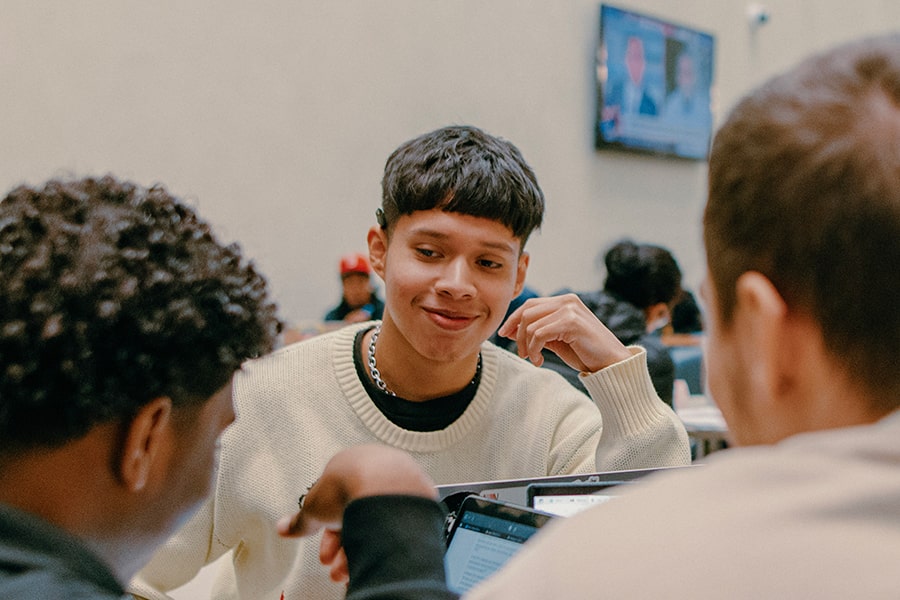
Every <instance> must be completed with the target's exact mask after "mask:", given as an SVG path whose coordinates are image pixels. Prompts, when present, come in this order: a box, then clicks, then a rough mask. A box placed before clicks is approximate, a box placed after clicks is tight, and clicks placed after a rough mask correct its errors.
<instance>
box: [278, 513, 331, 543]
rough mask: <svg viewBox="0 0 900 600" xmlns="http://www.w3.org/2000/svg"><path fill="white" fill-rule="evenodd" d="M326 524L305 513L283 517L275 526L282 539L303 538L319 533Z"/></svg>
mask: <svg viewBox="0 0 900 600" xmlns="http://www.w3.org/2000/svg"><path fill="white" fill-rule="evenodd" d="M324 525H325V524H324V523H322V522H321V521H319V520H317V519H312V518H310V517H309V516H307V515H305V514H304V513H303V511H300V512H296V513H294V514H293V515H288V516H286V517H282V518H281V519H280V520H279V521H278V524H277V525H276V526H275V528H276V530H277V531H278V535H280V536H281V537H303V536H307V535H312V534H314V533H316V532H317V531H319V530H320V529H321V528H322V527H323V526H324Z"/></svg>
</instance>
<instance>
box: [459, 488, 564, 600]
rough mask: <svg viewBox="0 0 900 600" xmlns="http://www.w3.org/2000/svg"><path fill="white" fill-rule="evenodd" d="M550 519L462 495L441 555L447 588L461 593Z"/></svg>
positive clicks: (507, 505) (502, 562) (524, 509)
mask: <svg viewBox="0 0 900 600" xmlns="http://www.w3.org/2000/svg"><path fill="white" fill-rule="evenodd" d="M550 518H551V517H550V516H549V515H545V514H541V513H539V512H536V511H532V510H529V509H527V508H525V507H518V506H515V505H511V504H506V503H503V502H497V501H494V500H489V499H486V498H482V497H478V496H470V497H468V498H466V500H465V501H464V502H463V503H462V506H461V507H460V509H459V513H458V515H457V517H456V523H455V525H454V528H453V531H452V532H451V534H450V539H449V541H448V546H447V552H446V554H445V556H444V565H445V568H446V571H447V585H448V587H449V588H450V589H451V590H453V591H454V592H456V593H459V594H462V593H464V592H466V591H468V590H469V589H470V588H472V587H473V586H474V585H475V584H477V583H478V582H480V581H481V580H483V579H485V578H487V577H489V576H490V575H491V574H492V573H494V572H495V571H496V570H497V569H499V568H500V567H502V566H503V565H504V564H505V563H506V561H508V560H509V559H510V558H511V557H512V556H513V555H514V554H515V553H516V552H518V551H519V549H520V548H521V547H522V544H524V543H525V542H526V541H527V540H528V538H530V537H531V536H532V535H534V534H535V533H537V531H538V529H539V528H540V527H541V526H542V525H543V524H544V523H546V522H547V521H548V520H549V519H550Z"/></svg>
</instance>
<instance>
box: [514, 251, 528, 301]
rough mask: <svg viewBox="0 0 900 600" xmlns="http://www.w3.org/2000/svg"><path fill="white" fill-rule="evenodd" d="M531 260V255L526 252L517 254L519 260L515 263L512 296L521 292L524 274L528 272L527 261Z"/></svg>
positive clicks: (523, 284) (523, 285)
mask: <svg viewBox="0 0 900 600" xmlns="http://www.w3.org/2000/svg"><path fill="white" fill-rule="evenodd" d="M530 260H531V257H530V256H529V255H528V253H527V252H523V253H522V254H520V255H519V262H518V264H517V265H516V290H515V291H516V293H515V294H513V298H515V297H516V296H518V295H519V294H521V293H522V289H523V288H524V287H525V276H526V275H527V274H528V263H529V261H530Z"/></svg>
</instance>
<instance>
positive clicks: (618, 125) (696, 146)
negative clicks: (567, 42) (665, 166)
mask: <svg viewBox="0 0 900 600" xmlns="http://www.w3.org/2000/svg"><path fill="white" fill-rule="evenodd" d="M714 46H715V40H714V38H713V36H712V35H710V34H708V33H703V32H701V31H698V30H695V29H691V28H688V27H684V26H680V25H675V24H673V23H669V22H665V21H662V20H659V19H656V18H654V17H649V16H646V15H642V14H639V13H635V12H633V11H626V10H623V9H619V8H616V7H613V6H609V5H605V4H604V5H602V6H601V7H600V40H599V44H598V49H597V86H598V94H597V123H596V135H597V146H598V147H600V148H606V147H614V148H619V149H626V150H638V151H644V152H652V153H657V154H664V155H671V156H680V157H684V158H692V159H705V158H706V156H707V153H708V150H709V141H710V136H711V134H712V106H711V93H710V90H711V87H712V77H713V58H714Z"/></svg>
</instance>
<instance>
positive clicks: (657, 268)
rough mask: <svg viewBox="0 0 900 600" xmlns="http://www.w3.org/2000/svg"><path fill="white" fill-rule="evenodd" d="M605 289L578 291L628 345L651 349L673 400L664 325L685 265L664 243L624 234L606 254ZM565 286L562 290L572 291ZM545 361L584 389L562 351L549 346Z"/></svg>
mask: <svg viewBox="0 0 900 600" xmlns="http://www.w3.org/2000/svg"><path fill="white" fill-rule="evenodd" d="M603 262H604V264H605V266H606V280H605V281H604V284H603V289H601V290H597V291H593V292H578V293H577V296H578V297H579V298H580V299H581V301H582V302H584V304H585V305H587V307H588V308H589V309H591V311H593V313H594V314H595V315H597V318H598V319H600V320H601V321H602V322H603V324H604V325H606V326H607V327H608V328H609V329H610V331H612V332H613V333H614V334H615V335H616V337H617V338H619V341H621V342H622V343H623V344H626V345H637V346H642V347H644V348H645V349H646V350H647V366H648V367H649V369H650V378H651V379H652V380H653V387H654V388H655V389H656V393H657V394H659V397H660V398H661V399H662V400H663V401H664V402H666V403H667V404H669V405H670V406H671V405H672V386H673V384H674V381H675V365H674V363H673V362H672V357H671V356H670V355H669V351H668V349H667V348H666V346H665V344H663V343H662V340H661V339H660V337H659V330H660V329H661V328H662V327H664V326H665V325H667V324H668V323H669V320H670V318H671V308H670V307H671V305H672V303H673V302H674V301H675V300H676V299H677V298H678V297H679V296H680V294H681V269H680V268H679V267H678V263H677V262H676V260H675V258H674V257H673V256H672V254H671V253H670V252H669V251H668V250H666V249H665V248H662V247H660V246H654V245H651V244H638V243H636V242H633V241H631V240H627V239H626V240H622V241H620V242H618V243H616V244H614V245H613V246H612V247H611V248H610V249H609V250H608V251H607V252H606V254H605V255H604V259H603ZM568 291H569V290H561V291H559V292H557V294H556V295H559V294H563V293H567V292H568ZM544 366H545V367H548V368H550V369H553V370H554V371H557V372H558V373H560V374H562V375H563V376H564V377H565V378H566V379H567V380H569V382H570V383H571V384H572V385H574V386H575V387H577V388H579V389H581V390H584V387H583V385H582V384H581V381H580V380H579V377H578V372H577V371H575V370H574V369H572V368H571V367H569V366H568V365H566V364H565V363H564V362H563V361H562V360H561V359H560V358H559V357H558V356H557V355H556V354H554V353H552V352H550V351H548V350H545V351H544Z"/></svg>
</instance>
